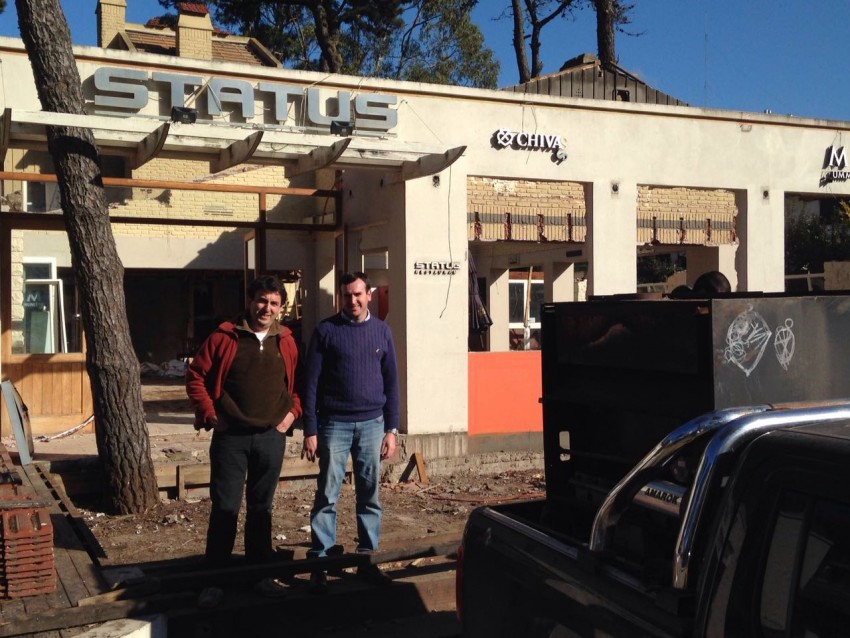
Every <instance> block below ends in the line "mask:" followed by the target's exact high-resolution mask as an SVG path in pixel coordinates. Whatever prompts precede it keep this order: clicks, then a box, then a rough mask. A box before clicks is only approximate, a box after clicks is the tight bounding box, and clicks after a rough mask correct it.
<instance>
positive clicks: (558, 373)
mask: <svg viewBox="0 0 850 638" xmlns="http://www.w3.org/2000/svg"><path fill="white" fill-rule="evenodd" d="M847 313H850V300H848V298H846V297H842V296H830V297H823V296H821V297H806V298H788V297H780V296H761V297H750V298H745V297H741V296H730V297H729V298H725V299H714V300H688V301H684V302H679V301H668V300H664V301H623V300H607V301H593V302H588V303H584V304H549V305H547V306H546V307H544V311H543V328H542V339H543V341H542V348H543V357H542V359H543V398H542V401H543V412H544V418H543V423H544V425H543V430H544V432H543V437H544V457H545V461H544V462H545V467H546V487H547V493H546V498H545V499H540V500H535V501H528V502H518V503H506V504H502V505H496V506H489V507H481V508H478V509H476V510H475V511H473V513H472V514H471V515H470V518H469V521H468V522H467V526H466V529H465V532H464V537H463V542H462V545H461V547H460V548H459V551H458V569H457V580H458V582H457V603H458V615H459V617H460V620H461V624H462V627H463V635H464V636H468V637H471V636H482V637H483V636H487V637H495V636H523V637H525V636H532V637H534V636H541V637H542V636H546V637H551V638H560V637H573V636H617V637H620V636H629V637H631V636H768V637H774V636H776V637H778V636H812V637H825V636H848V635H850V399H843V398H842V397H850V370H848V366H850V358H848V357H846V356H845V355H846V354H847V353H846V352H845V350H846V348H847V345H845V343H846V341H847V340H846V337H844V338H841V337H840V335H842V333H843V334H844V335H846V334H848V333H850V314H847ZM831 337H836V340H835V341H831ZM801 368H805V369H801ZM650 388H652V389H653V393H652V395H651V396H650V395H648V394H647V392H648V391H649V389H650ZM806 395H810V396H808V397H807V396H806ZM746 399H753V400H752V401H746ZM783 399H788V400H790V401H789V402H787V403H784V402H783V401H782V400H783ZM688 412H691V414H688ZM677 422H678V425H677V424H676V423H677ZM671 424H673V425H672V426H671ZM664 430H666V432H664ZM659 431H661V432H662V434H661V436H657V435H658V433H659ZM651 437H655V442H654V443H650V442H649V441H650V438H651Z"/></svg>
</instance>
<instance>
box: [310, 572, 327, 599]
mask: <svg viewBox="0 0 850 638" xmlns="http://www.w3.org/2000/svg"><path fill="white" fill-rule="evenodd" d="M327 591H328V575H327V574H326V573H325V572H323V571H318V572H313V573H312V574H310V593H311V594H325V593H327Z"/></svg>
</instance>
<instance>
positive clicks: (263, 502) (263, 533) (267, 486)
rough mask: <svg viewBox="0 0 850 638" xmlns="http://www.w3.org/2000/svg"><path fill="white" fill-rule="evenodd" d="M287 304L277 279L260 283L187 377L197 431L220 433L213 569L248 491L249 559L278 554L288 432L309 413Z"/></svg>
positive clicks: (228, 550)
mask: <svg viewBox="0 0 850 638" xmlns="http://www.w3.org/2000/svg"><path fill="white" fill-rule="evenodd" d="M285 302H286V291H285V290H284V287H283V284H282V283H281V282H280V280H279V279H278V278H277V277H274V276H265V277H260V278H258V279H256V280H255V281H253V282H252V283H251V285H250V286H249V287H248V307H247V308H246V309H245V313H244V314H243V315H242V316H241V317H240V318H239V319H238V320H237V321H236V322H235V323H234V322H230V321H226V322H224V323H222V324H221V325H220V326H219V327H218V328H217V329H216V330H215V331H214V332H213V333H212V334H211V335H210V336H209V337H208V338H207V340H206V341H205V342H204V343H203V345H201V348H200V349H199V350H198V352H197V354H196V355H195V358H194V359H193V360H192V363H191V364H190V365H189V369H188V371H187V372H186V392H187V394H188V395H189V400H190V401H191V402H192V406H193V407H194V409H195V428H196V429H198V430H200V429H201V428H204V429H206V430H209V429H212V430H213V436H212V442H211V443H210V463H211V470H210V498H211V500H212V511H211V512H210V520H209V527H208V529H207V548H206V558H207V561H208V562H209V563H210V564H211V565H215V566H221V565H223V564H225V563H227V562H228V560H229V559H230V556H231V554H232V552H233V544H234V542H235V539H236V521H237V517H238V515H239V508H240V506H241V504H242V492H243V490H244V491H245V501H246V515H245V558H246V559H247V560H248V561H250V562H262V561H264V560H266V559H268V558H270V557H271V556H272V554H273V550H272V543H271V527H272V500H273V498H274V492H275V489H276V488H277V484H278V480H279V478H280V468H281V465H282V463H283V453H284V450H285V448H286V433H287V431H288V430H289V429H290V427H291V426H292V423H293V422H294V421H295V419H297V418H298V417H299V416H301V402H300V400H299V398H298V394H297V392H296V390H295V375H296V366H297V364H298V349H297V347H296V345H295V341H294V339H293V338H292V332H291V331H290V330H289V328H286V327H284V326H282V325H281V324H280V323H278V314H279V313H280V310H281V308H282V306H283V304H284V303H285ZM246 480H247V488H246Z"/></svg>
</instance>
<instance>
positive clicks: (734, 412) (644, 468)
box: [590, 405, 770, 552]
mask: <svg viewBox="0 0 850 638" xmlns="http://www.w3.org/2000/svg"><path fill="white" fill-rule="evenodd" d="M769 409H770V406H769V405H757V406H749V407H742V408H728V409H725V410H717V411H716V412H709V413H707V414H702V415H700V416H698V417H696V418H695V419H691V420H690V421H688V422H687V423H685V424H683V425H681V426H679V427H678V428H676V429H675V430H673V431H672V432H671V433H670V434H668V435H667V436H666V437H664V439H663V440H662V441H661V442H660V443H658V444H657V445H656V446H655V447H654V448H653V449H652V451H651V452H649V454H647V455H646V456H645V457H643V459H642V460H641V461H640V462H639V463H638V464H637V465H635V466H634V468H632V470H631V471H630V472H629V473H628V474H626V476H625V477H623V479H621V480H620V482H619V483H617V485H615V486H614V489H612V490H611V491H610V492H609V493H608V496H607V497H606V498H605V500H604V501H603V502H602V505H601V506H600V508H599V511H598V512H597V513H596V516H595V517H594V519H593V527H592V529H591V531H590V551H592V552H604V551H605V550H606V549H607V548H608V545H609V544H610V541H611V532H612V530H613V528H614V525H616V524H617V521H618V520H619V519H620V516H621V515H622V513H623V511H624V510H625V509H626V507H628V506H629V505H630V504H631V503H632V501H633V499H634V498H635V496H636V495H637V494H638V493H639V492H640V491H641V489H642V488H643V487H644V486H645V485H646V484H647V483H648V482H649V481H651V480H653V479H655V478H657V474H659V473H660V470H661V468H662V467H663V465H664V463H666V462H667V461H669V460H670V459H671V458H672V457H673V455H675V454H676V453H677V452H678V451H679V450H681V449H682V448H683V447H685V446H686V445H688V444H690V443H693V442H694V441H696V440H697V439H699V438H700V437H703V436H705V435H707V434H710V433H713V432H716V431H717V430H718V429H719V428H721V427H723V426H724V425H726V424H727V423H729V422H730V421H734V420H735V419H739V418H741V417H743V416H747V415H749V414H753V413H757V412H764V411H766V410H769Z"/></svg>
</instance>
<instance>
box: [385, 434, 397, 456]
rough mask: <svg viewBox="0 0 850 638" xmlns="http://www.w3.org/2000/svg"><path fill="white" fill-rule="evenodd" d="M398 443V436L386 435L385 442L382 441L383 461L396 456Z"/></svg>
mask: <svg viewBox="0 0 850 638" xmlns="http://www.w3.org/2000/svg"><path fill="white" fill-rule="evenodd" d="M397 443H398V438H397V435H396V434H393V433H392V432H387V433H386V434H384V440H383V441H381V460H382V461H383V460H385V459H389V458H392V455H393V454H395V448H396V444H397Z"/></svg>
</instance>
